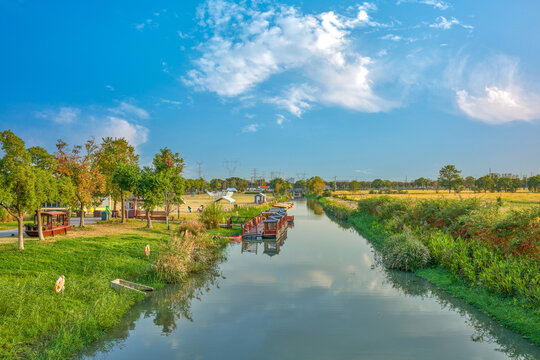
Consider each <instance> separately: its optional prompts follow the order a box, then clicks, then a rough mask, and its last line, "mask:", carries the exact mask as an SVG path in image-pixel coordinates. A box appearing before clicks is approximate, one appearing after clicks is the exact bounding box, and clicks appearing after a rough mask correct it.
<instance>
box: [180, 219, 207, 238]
mask: <svg viewBox="0 0 540 360" xmlns="http://www.w3.org/2000/svg"><path fill="white" fill-rule="evenodd" d="M204 229H205V228H204V225H203V224H202V223H201V222H200V221H198V220H190V221H184V222H182V225H180V227H179V228H178V235H180V236H183V237H185V238H189V237H192V236H197V235H199V234H200V233H201V232H202V231H204Z"/></svg>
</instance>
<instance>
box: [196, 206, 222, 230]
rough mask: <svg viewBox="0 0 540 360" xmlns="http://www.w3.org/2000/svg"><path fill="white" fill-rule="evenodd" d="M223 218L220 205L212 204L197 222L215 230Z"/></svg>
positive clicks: (205, 209)
mask: <svg viewBox="0 0 540 360" xmlns="http://www.w3.org/2000/svg"><path fill="white" fill-rule="evenodd" d="M224 217H225V209H224V208H223V206H222V205H221V204H220V203H217V202H212V203H210V204H208V205H207V206H206V207H205V208H204V210H203V212H202V213H201V215H200V216H199V220H200V221H201V222H202V223H203V224H204V225H205V226H206V227H207V228H208V229H215V228H217V227H218V226H219V224H220V223H221V222H222V221H223V218H224Z"/></svg>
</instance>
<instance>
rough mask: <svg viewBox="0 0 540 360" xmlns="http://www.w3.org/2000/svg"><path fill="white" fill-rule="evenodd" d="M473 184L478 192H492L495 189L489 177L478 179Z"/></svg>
mask: <svg viewBox="0 0 540 360" xmlns="http://www.w3.org/2000/svg"><path fill="white" fill-rule="evenodd" d="M474 184H475V186H476V188H477V189H478V190H484V191H485V192H487V191H493V189H494V187H495V183H494V181H493V178H492V177H491V176H489V175H485V176H482V177H479V178H478V179H476V181H475V182H474Z"/></svg>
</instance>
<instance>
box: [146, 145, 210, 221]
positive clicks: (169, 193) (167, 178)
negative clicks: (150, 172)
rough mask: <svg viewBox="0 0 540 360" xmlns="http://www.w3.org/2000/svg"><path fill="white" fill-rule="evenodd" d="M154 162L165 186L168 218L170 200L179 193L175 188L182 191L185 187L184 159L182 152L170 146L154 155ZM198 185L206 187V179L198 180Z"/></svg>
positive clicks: (157, 173)
mask: <svg viewBox="0 0 540 360" xmlns="http://www.w3.org/2000/svg"><path fill="white" fill-rule="evenodd" d="M152 164H153V165H154V169H155V172H156V176H158V177H159V182H160V183H161V186H162V187H163V189H162V190H163V192H162V196H164V198H165V212H166V214H167V219H168V217H169V213H170V208H169V200H170V199H174V197H175V195H178V194H176V193H175V188H176V190H177V191H179V190H180V189H181V190H182V192H183V189H184V187H183V184H184V183H183V181H182V180H183V179H182V175H181V174H182V171H183V170H184V159H183V158H181V157H180V154H178V153H173V152H172V151H171V150H170V149H169V148H163V149H160V150H159V153H157V154H156V155H155V156H154V160H152ZM179 186H180V187H179ZM196 186H201V187H200V189H204V188H205V187H206V183H205V181H204V179H202V178H201V179H199V180H197V183H196ZM176 200H179V199H178V198H177V199H176ZM167 221H168V220H167Z"/></svg>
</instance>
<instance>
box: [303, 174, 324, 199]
mask: <svg viewBox="0 0 540 360" xmlns="http://www.w3.org/2000/svg"><path fill="white" fill-rule="evenodd" d="M325 187H326V183H325V182H324V180H323V179H321V178H320V177H318V176H314V177H312V178H310V179H309V180H308V181H307V189H308V191H309V192H311V193H313V194H315V195H317V196H320V195H321V194H322V193H323V191H324V189H325Z"/></svg>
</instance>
